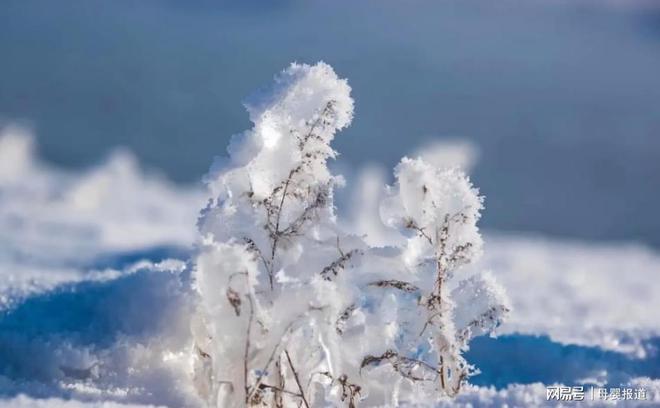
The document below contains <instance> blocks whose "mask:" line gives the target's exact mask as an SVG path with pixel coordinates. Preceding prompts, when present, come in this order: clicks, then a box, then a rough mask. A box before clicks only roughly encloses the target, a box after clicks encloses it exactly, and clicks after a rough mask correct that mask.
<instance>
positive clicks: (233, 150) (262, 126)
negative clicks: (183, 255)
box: [193, 63, 508, 407]
mask: <svg viewBox="0 0 660 408" xmlns="http://www.w3.org/2000/svg"><path fill="white" fill-rule="evenodd" d="M247 109H248V112H249V114H250V119H251V120H252V122H253V123H254V127H253V128H252V129H250V130H248V131H246V132H244V133H242V134H239V135H236V136H234V138H233V139H232V141H231V144H230V146H229V148H228V152H229V157H228V158H219V159H216V161H215V163H214V164H213V166H212V168H211V171H210V172H209V175H208V176H207V183H208V186H209V189H210V191H211V193H212V198H211V199H210V200H209V203H208V205H207V207H206V208H205V209H204V210H203V211H202V213H201V216H200V219H199V231H200V233H201V237H202V238H201V240H200V244H199V248H198V253H197V255H196V258H195V260H194V261H195V262H194V263H195V265H194V278H195V285H196V289H197V292H198V294H199V305H198V312H197V314H196V316H195V319H194V322H193V334H194V337H195V350H194V353H195V363H194V381H195V386H196V388H197V391H198V393H199V394H200V396H201V397H202V398H203V399H204V400H205V401H207V403H208V405H209V406H214V407H215V406H222V407H230V406H274V407H290V406H303V407H312V406H348V407H354V406H358V405H364V406H374V405H389V406H392V405H397V404H408V403H429V402H432V401H436V400H438V399H443V398H449V397H453V396H455V395H456V394H457V393H459V391H460V390H461V387H462V386H463V385H464V384H465V383H466V381H467V379H468V377H469V376H470V374H471V373H473V367H472V366H470V365H469V364H468V363H467V362H466V361H465V359H464V358H463V356H462V353H463V352H464V351H465V350H466V349H467V348H468V345H469V341H470V339H471V338H472V337H473V336H476V335H481V334H486V333H489V332H491V331H492V330H493V329H494V328H495V327H496V326H497V325H498V324H499V323H500V321H501V320H502V318H503V316H504V315H505V314H506V312H508V307H507V305H506V301H505V298H504V294H503V291H502V290H501V289H500V288H499V286H497V285H496V283H495V281H494V280H493V279H492V277H491V276H490V275H472V276H470V277H466V278H464V279H462V280H459V279H457V277H456V275H457V274H458V273H459V272H461V267H462V266H464V265H466V264H468V263H470V262H471V261H472V260H474V259H475V257H477V256H478V255H479V253H480V251H481V237H480V235H479V231H478V229H477V226H476V223H477V221H478V219H479V216H480V213H479V212H480V210H481V208H482V198H481V197H480V196H479V195H478V192H477V190H476V189H475V188H473V187H472V185H471V183H470V182H469V180H468V179H467V178H466V176H465V175H464V174H463V173H461V172H460V171H458V170H456V169H436V168H434V167H432V166H430V165H428V164H426V163H424V162H423V161H422V160H421V159H410V158H404V159H403V160H402V161H401V163H400V164H399V165H398V166H397V168H396V170H395V176H396V183H395V184H394V185H393V186H391V187H388V188H387V192H386V199H385V200H384V201H383V203H382V205H381V218H382V220H383V222H384V223H385V224H386V225H388V226H390V227H392V228H395V229H398V230H399V231H401V233H402V234H405V236H406V238H405V240H403V242H405V244H403V245H401V246H400V247H380V248H379V247H370V246H369V245H367V244H366V243H365V241H364V240H363V239H362V238H361V237H360V236H355V235H351V234H349V233H347V232H345V231H342V229H341V228H340V227H339V226H338V223H337V221H336V215H335V208H334V204H333V192H334V188H335V187H337V186H340V185H341V184H342V183H343V179H342V178H341V177H339V176H336V175H333V174H332V173H331V172H330V170H329V169H328V167H327V162H328V160H329V159H333V158H335V156H336V154H337V153H336V152H335V151H334V150H333V149H332V147H331V142H332V140H333V138H334V136H335V133H336V132H337V131H338V130H341V129H343V128H345V127H346V126H348V125H349V124H350V122H351V120H352V117H353V100H352V99H351V97H350V87H349V86H348V84H347V82H346V81H345V80H342V79H339V78H338V77H337V76H336V74H335V72H334V71H333V69H332V68H331V67H330V66H328V65H327V64H324V63H318V64H316V65H314V66H309V65H299V64H292V65H291V66H290V67H289V68H287V69H286V70H284V71H283V72H282V73H281V74H279V75H278V76H277V77H276V78H275V84H274V86H272V87H271V88H270V89H268V90H265V91H262V92H260V93H258V94H257V95H256V96H254V97H253V98H252V99H251V100H249V102H248V103H247Z"/></svg>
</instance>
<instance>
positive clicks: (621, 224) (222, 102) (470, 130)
mask: <svg viewBox="0 0 660 408" xmlns="http://www.w3.org/2000/svg"><path fill="white" fill-rule="evenodd" d="M317 60H324V61H326V62H328V63H330V64H331V65H333V66H334V67H335V69H336V71H337V72H338V74H339V75H340V76H342V77H346V78H348V79H349V83H350V84H351V86H352V87H353V96H354V98H355V100H356V118H355V121H354V123H353V125H352V126H351V128H349V129H348V130H346V131H345V132H344V133H343V134H342V135H340V136H339V137H338V138H337V141H336V148H337V150H339V151H340V152H341V154H342V160H344V161H345V163H346V165H347V166H351V167H353V168H357V167H359V166H361V165H363V164H365V163H368V162H376V163H382V164H384V165H387V166H388V167H390V166H392V165H394V164H395V163H396V162H397V161H398V160H399V158H400V156H402V155H403V154H405V153H408V152H411V151H414V150H415V149H416V148H417V147H418V146H419V145H421V144H424V143H426V142H429V141H431V140H433V139H456V138H462V139H466V140H469V141H471V142H473V143H474V144H475V145H476V146H477V147H478V149H479V152H480V155H479V161H478V162H477V164H476V167H475V168H474V172H473V178H474V180H475V183H476V184H477V185H478V186H479V187H480V188H481V190H482V192H483V193H484V194H485V195H486V198H487V201H486V212H485V214H484V218H483V223H482V225H483V226H485V227H486V228H489V229H497V230H504V231H508V230H517V231H533V232H539V233H542V234H548V235H560V236H568V237H576V238H584V239H595V240H634V241H641V242H644V243H647V244H650V245H653V246H656V247H657V246H660V216H658V214H657V211H658V209H659V208H660V8H658V7H654V6H653V5H644V4H637V3H632V2H629V3H627V5H626V6H622V5H620V4H617V3H616V2H611V1H578V2H563V1H547V2H544V1H540V0H501V1H488V0H461V1H450V0H436V1H432V0H427V1H421V0H411V1H395V0H361V1H348V0H340V1H332V2H330V1H272V2H266V1H263V2H257V1H241V2H239V1H236V2H227V1H210V0H209V1H184V0H170V1H155V0H143V1H131V0H115V1H100V0H67V1H58V2H53V1H47V0H3V2H2V5H0V120H1V121H5V122H9V121H12V122H15V121H21V122H23V123H26V124H28V125H29V126H31V127H32V128H33V129H34V130H35V133H36V135H37V139H38V146H39V152H40V154H41V155H42V156H43V157H44V158H45V159H46V160H48V161H50V162H52V163H55V164H57V165H61V166H65V167H69V168H73V169H81V168H85V167H87V166H90V165H92V164H93V163H96V162H98V161H99V160H100V159H101V158H102V157H104V155H105V154H107V152H108V151H109V150H110V149H112V148H113V147H115V146H127V147H129V148H130V149H131V150H133V151H134V152H135V153H136V154H137V155H138V157H139V158H140V161H141V163H142V164H143V165H145V166H147V167H152V168H157V169H160V170H162V171H163V172H164V173H166V174H167V175H168V177H170V178H172V179H174V180H176V181H178V182H182V183H188V182H196V181H198V180H199V179H200V177H201V176H202V174H203V173H204V172H205V171H206V169H207V168H208V165H209V164H210V162H211V158H212V156H213V155H214V154H222V153H223V152H224V149H225V146H226V144H227V142H228V139H229V137H230V136H231V135H232V134H234V133H237V132H239V131H241V130H243V129H246V128H248V127H249V126H250V124H249V121H248V118H247V114H246V113H245V111H244V109H243V107H242V106H241V104H240V101H241V100H243V99H244V98H245V97H246V96H247V95H249V94H250V93H251V92H252V91H253V90H254V89H255V87H258V86H260V85H263V84H267V83H269V82H270V80H271V78H272V75H273V74H274V73H276V72H278V71H279V70H281V69H283V68H284V67H285V66H287V65H288V64H289V63H290V62H292V61H299V62H308V63H313V62H316V61H317Z"/></svg>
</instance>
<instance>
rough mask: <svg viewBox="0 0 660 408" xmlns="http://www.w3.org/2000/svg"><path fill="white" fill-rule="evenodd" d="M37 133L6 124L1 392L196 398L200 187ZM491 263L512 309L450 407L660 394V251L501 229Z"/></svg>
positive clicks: (0, 239) (75, 402)
mask: <svg viewBox="0 0 660 408" xmlns="http://www.w3.org/2000/svg"><path fill="white" fill-rule="evenodd" d="M31 140H32V139H31V138H30V136H29V135H28V134H27V133H26V132H24V131H23V130H20V129H17V128H12V129H8V130H5V132H4V134H3V135H2V137H0V407H67V408H68V407H91V406H93V407H119V406H122V407H128V406H142V407H145V406H169V407H183V406H186V407H188V406H196V405H198V401H197V400H196V398H195V396H194V393H193V391H192V389H191V388H190V383H189V379H188V373H189V371H190V359H189V357H188V356H189V351H190V342H189V340H190V338H189V325H190V321H189V316H190V313H189V312H190V310H191V309H190V308H191V294H190V292H189V291H188V290H189V287H188V286H187V283H188V277H187V274H186V272H185V261H186V254H187V251H188V250H189V249H190V247H191V245H192V243H193V242H194V237H195V220H196V217H197V211H198V209H199V208H200V207H202V205H203V203H204V194H203V193H202V192H201V189H198V188H193V187H191V188H184V187H180V186H175V185H172V184H170V183H168V182H167V181H166V180H164V179H161V178H158V177H157V176H154V175H148V174H144V172H143V171H142V170H140V169H139V166H138V163H137V162H136V160H135V159H134V158H133V157H132V156H131V155H130V154H129V153H127V152H118V153H115V154H113V155H112V156H111V157H109V158H108V160H107V161H106V162H105V163H103V164H101V165H99V166H97V167H95V168H92V169H89V170H88V171H85V172H83V173H82V174H73V173H68V172H65V171H62V170H60V169H55V168H50V167H48V166H47V165H45V164H44V163H42V162H40V161H39V160H38V159H37V158H36V157H35V155H34V151H33V145H32V142H31ZM366 174H370V175H369V176H367V175H366ZM378 174H379V172H378V171H377V170H374V171H372V172H371V173H364V174H363V177H362V179H363V183H362V184H361V185H360V188H359V190H362V191H363V192H368V191H369V186H370V185H371V186H372V188H374V187H373V186H377V185H379V183H380V181H379V177H380V176H379V175H378ZM365 194H366V193H365ZM376 196H377V194H374V195H372V197H376ZM369 205H370V202H369V201H368V200H364V201H363V203H362V204H361V210H360V211H358V212H357V213H356V214H353V217H360V215H362V216H365V217H366V215H365V214H367V213H371V214H372V215H373V214H376V213H377V212H374V211H372V210H373V209H370V208H369ZM486 208H488V202H487V201H486ZM487 214H488V213H487V211H486V216H488V215H487ZM369 223H370V221H369V220H364V219H363V220H362V223H361V225H360V227H364V228H366V230H367V231H368V232H369V233H370V234H371V236H370V239H373V240H376V241H379V240H382V241H387V236H386V234H385V233H384V232H383V231H382V230H380V229H379V228H378V227H377V226H375V225H370V224H369ZM167 258H174V259H170V260H166V261H164V259H167ZM479 267H485V268H487V269H491V270H492V271H493V274H494V275H495V276H496V277H497V278H498V279H499V281H500V282H501V283H502V284H503V285H504V286H505V288H506V289H507V291H508V294H509V296H510V298H511V301H512V304H513V306H514V312H513V313H512V315H511V319H510V321H509V322H507V323H506V324H505V325H504V326H502V327H501V328H500V334H501V336H500V337H498V338H497V339H489V338H485V339H479V341H475V342H474V344H473V347H472V350H471V351H470V354H469V355H468V360H469V361H471V362H472V363H474V364H476V365H477V366H478V367H479V368H481V370H482V372H483V373H482V374H481V375H479V376H476V377H474V378H473V381H472V382H473V384H475V386H473V387H471V388H469V390H468V391H467V392H466V393H464V394H463V395H461V396H460V397H459V398H458V399H457V400H456V401H454V403H452V404H449V403H448V404H447V406H466V407H467V406H505V405H506V406H526V407H527V406H547V405H548V402H547V401H546V394H545V393H546V390H545V389H546V385H548V384H560V383H563V384H567V385H577V384H600V385H602V384H607V385H608V386H619V385H625V384H629V385H630V386H634V387H638V386H639V387H645V388H646V389H647V390H648V392H649V395H648V398H649V399H648V400H647V401H646V402H644V403H643V404H642V403H639V402H629V403H626V404H623V403H620V404H621V405H622V406H638V405H645V406H660V380H658V379H660V357H658V348H660V340H659V339H660V314H659V313H658V312H657V311H658V310H660V279H658V274H659V273H660V253H659V252H657V251H655V250H653V249H651V248H648V247H645V246H643V245H640V244H633V243H625V244H602V243H585V242H574V241H567V240H558V239H547V238H543V237H530V236H520V235H504V234H500V233H490V234H487V235H486V248H485V255H484V257H483V259H482V261H481V264H480V265H479ZM136 404H137V405H136ZM602 404H603V403H600V402H596V403H585V404H583V405H596V406H599V405H602ZM574 405H575V404H569V405H567V406H574Z"/></svg>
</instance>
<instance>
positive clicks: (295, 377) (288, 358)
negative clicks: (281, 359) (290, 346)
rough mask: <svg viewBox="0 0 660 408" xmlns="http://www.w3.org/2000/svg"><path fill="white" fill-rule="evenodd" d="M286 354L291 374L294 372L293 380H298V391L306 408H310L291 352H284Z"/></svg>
mask: <svg viewBox="0 0 660 408" xmlns="http://www.w3.org/2000/svg"><path fill="white" fill-rule="evenodd" d="M284 354H285V355H286V359H287V360H288V362H289V367H291V372H293V378H294V379H295V380H296V384H297V385H298V389H299V390H300V398H301V399H302V401H303V403H304V404H305V407H307V408H310V406H309V402H307V398H305V391H304V390H303V387H302V384H300V378H298V372H297V371H296V369H295V367H294V366H293V362H292V361H291V356H290V355H289V351H288V350H284Z"/></svg>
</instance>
